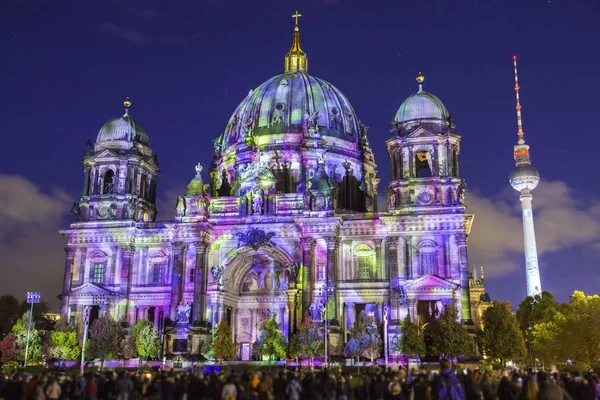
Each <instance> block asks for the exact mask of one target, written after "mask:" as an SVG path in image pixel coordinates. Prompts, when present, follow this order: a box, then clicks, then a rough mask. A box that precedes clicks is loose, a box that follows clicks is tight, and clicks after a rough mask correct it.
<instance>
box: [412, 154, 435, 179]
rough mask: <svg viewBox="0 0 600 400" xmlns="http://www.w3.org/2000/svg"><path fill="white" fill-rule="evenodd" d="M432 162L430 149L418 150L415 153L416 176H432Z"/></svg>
mask: <svg viewBox="0 0 600 400" xmlns="http://www.w3.org/2000/svg"><path fill="white" fill-rule="evenodd" d="M431 164H432V160H431V154H430V153H429V152H428V151H418V152H417V154H416V155H415V176H416V177H417V178H429V177H431V176H432V172H431V169H432V165H431Z"/></svg>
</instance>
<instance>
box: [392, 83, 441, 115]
mask: <svg viewBox="0 0 600 400" xmlns="http://www.w3.org/2000/svg"><path fill="white" fill-rule="evenodd" d="M449 117H450V113H449V112H448V109H446V106H444V103H442V101H441V100H440V99H438V98H437V97H436V96H435V95H433V94H431V93H428V92H425V91H422V90H420V91H418V92H417V93H415V94H412V95H410V96H409V97H408V98H407V99H406V100H404V102H403V103H402V104H401V105H400V108H399V109H398V112H396V116H395V117H394V121H395V122H398V123H402V122H407V121H414V120H442V121H446V120H448V118H449Z"/></svg>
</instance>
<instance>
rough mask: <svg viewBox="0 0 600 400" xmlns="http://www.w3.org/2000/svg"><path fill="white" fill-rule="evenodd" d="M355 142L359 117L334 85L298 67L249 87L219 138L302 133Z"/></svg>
mask: <svg viewBox="0 0 600 400" xmlns="http://www.w3.org/2000/svg"><path fill="white" fill-rule="evenodd" d="M315 127H317V128H318V132H319V134H320V135H322V136H324V137H327V136H330V137H336V138H339V139H343V140H347V141H350V142H355V143H356V142H357V140H358V132H359V120H358V117H357V116H356V113H355V112H354V109H353V108H352V106H351V105H350V102H349V101H348V99H347V98H346V96H344V95H343V94H342V92H340V91H339V90H338V89H337V88H336V87H335V86H333V85H332V84H330V83H329V82H326V81H324V80H323V79H319V78H316V77H314V76H311V75H308V74H307V73H306V72H302V71H299V70H296V71H289V72H286V73H284V74H281V75H277V76H275V77H273V78H271V79H269V80H267V81H266V82H264V83H263V84H262V85H260V86H258V87H257V88H256V89H254V90H251V91H250V93H248V95H247V96H246V98H245V99H244V100H243V101H242V102H241V104H240V105H239V106H238V107H237V109H236V110H235V112H234V113H233V115H232V116H231V118H230V120H229V123H228V124H227V127H226V129H225V132H224V133H223V135H222V137H221V138H220V144H222V146H223V148H227V147H229V146H232V145H235V144H236V143H238V142H240V140H243V138H244V137H246V136H248V135H252V136H258V137H260V136H264V135H272V134H283V133H302V132H305V131H306V130H307V129H309V128H315Z"/></svg>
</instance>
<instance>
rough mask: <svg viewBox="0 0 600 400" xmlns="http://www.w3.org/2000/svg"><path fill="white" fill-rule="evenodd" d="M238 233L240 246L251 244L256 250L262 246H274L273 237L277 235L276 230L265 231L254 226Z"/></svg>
mask: <svg viewBox="0 0 600 400" xmlns="http://www.w3.org/2000/svg"><path fill="white" fill-rule="evenodd" d="M237 235H238V238H239V240H238V247H241V246H242V245H243V246H250V247H252V248H253V249H254V250H258V249H259V248H260V247H262V246H268V247H273V242H271V238H272V237H273V236H275V232H265V231H263V230H262V229H257V228H252V229H250V230H248V231H247V232H240V233H238V234H237Z"/></svg>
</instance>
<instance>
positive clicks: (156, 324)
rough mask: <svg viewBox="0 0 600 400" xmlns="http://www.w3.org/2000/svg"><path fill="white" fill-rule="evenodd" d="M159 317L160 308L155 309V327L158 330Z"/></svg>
mask: <svg viewBox="0 0 600 400" xmlns="http://www.w3.org/2000/svg"><path fill="white" fill-rule="evenodd" d="M158 315H159V308H158V307H154V315H153V317H154V327H155V328H156V329H157V330H158Z"/></svg>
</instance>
